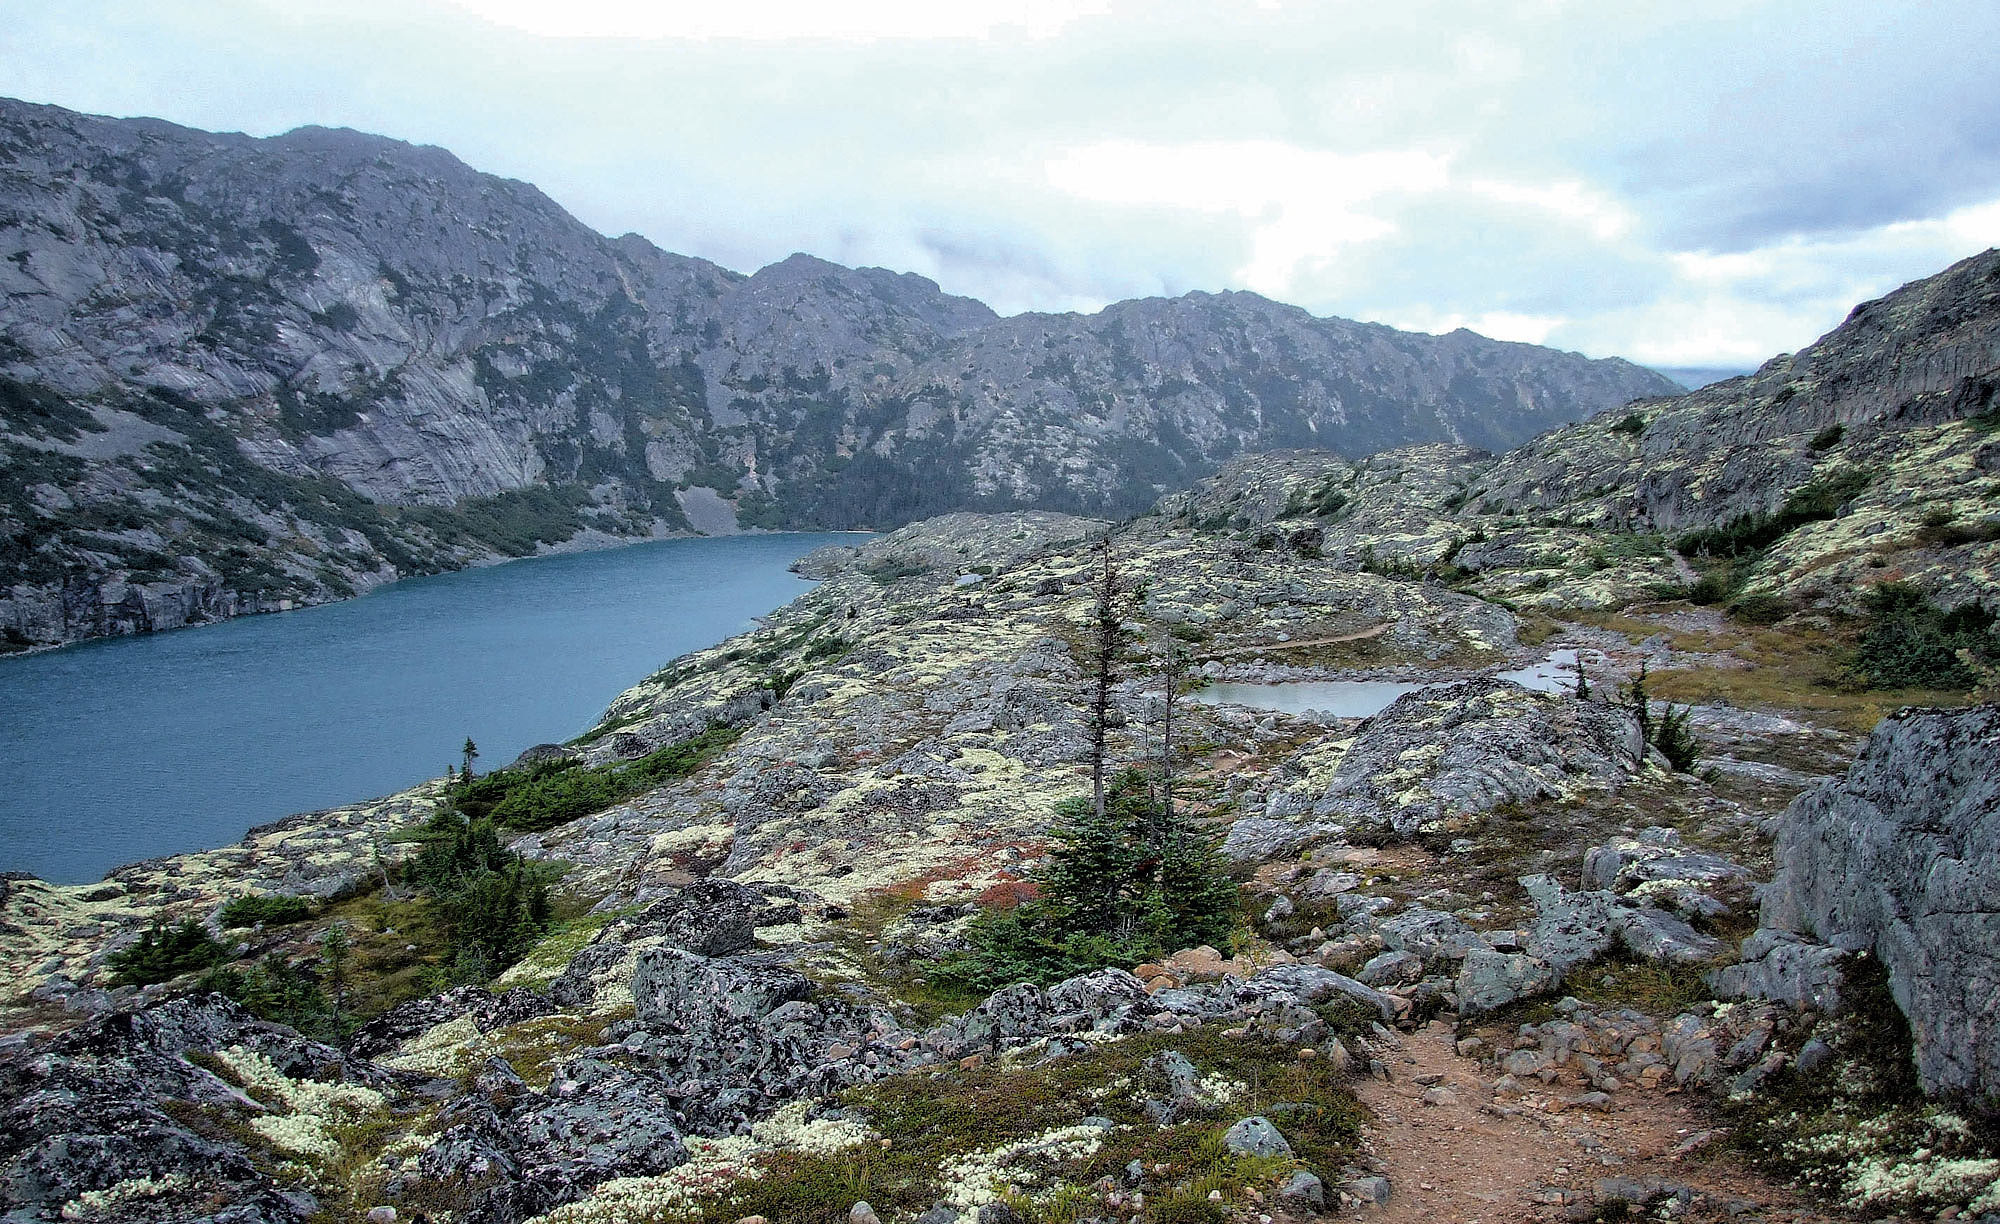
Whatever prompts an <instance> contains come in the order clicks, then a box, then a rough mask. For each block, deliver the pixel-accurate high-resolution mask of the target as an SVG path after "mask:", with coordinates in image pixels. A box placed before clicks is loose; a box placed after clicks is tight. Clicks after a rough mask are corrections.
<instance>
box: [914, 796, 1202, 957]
mask: <svg viewBox="0 0 2000 1224" xmlns="http://www.w3.org/2000/svg"><path fill="white" fill-rule="evenodd" d="M1050 836H1051V837H1052V838H1053V841H1054V844H1053V845H1052V847H1051V848H1050V851H1049V855H1048V859H1047V860H1046V862H1045V864H1044V865H1043V867H1042V869H1041V870H1040V871H1039V872H1038V873H1037V874H1036V875H1035V876H1034V877H1033V878H1034V882H1035V887H1036V895H1035V896H1034V897H1033V898H1031V899H1030V900H1027V901H1024V902H1022V903H1021V904H1020V905H1019V906H1017V907H1015V908H1014V909H1012V910H1009V911H1007V912H1005V913H988V914H985V915H982V916H981V918H980V919H979V921H977V922H975V923H974V924H973V926H972V928H971V930H970V931H968V932H967V935H968V938H969V939H970V940H971V942H972V944H973V947H974V951H973V952H972V953H971V954H970V955H967V956H963V957H960V958H957V959H956V960H953V961H949V962H946V963H944V964H942V965H940V966H938V968H937V970H936V972H937V973H938V974H942V975H944V976H946V977H947V978H952V979H956V980H959V981H962V982H964V983H966V984H968V985H971V986H974V987H978V988H982V989H997V988H999V987H1002V986H1011V985H1013V984H1014V983H1016V982H1040V983H1044V984H1047V983H1052V982H1059V981H1061V980H1062V979H1064V978H1066V977H1072V976H1074V975H1076V974H1078V973H1083V972H1087V971H1089V970H1092V969H1097V968H1101V967H1103V966H1105V965H1134V964H1138V963H1140V962H1141V961H1145V960H1150V959H1152V958H1154V957H1157V956H1164V955H1167V954H1168V953H1171V952H1173V951H1174V950H1176V949H1177V948H1182V947H1189V946H1192V945H1195V944H1203V943H1205V944H1210V945H1212V946H1214V947H1217V948H1227V947H1228V946H1229V944H1230V939H1231V936H1232V934H1233V932H1234V930H1235V927H1236V907H1237V888H1236V883H1235V881H1234V880H1233V879H1231V878H1230V876H1229V874H1228V872H1227V870H1226V868H1225V866H1224V864H1223V862H1222V858H1221V853H1220V851H1219V849H1218V848H1217V846H1216V844H1215V840H1214V839H1213V838H1212V837H1211V836H1209V835H1208V834H1206V833H1204V832H1201V831H1199V830H1196V829H1195V828H1194V827H1193V826H1192V825H1190V824H1189V823H1187V821H1186V820H1185V818H1184V817H1181V816H1179V815H1178V814H1174V815H1169V814H1168V811H1167V809H1166V807H1165V805H1163V804H1162V803H1161V802H1160V801H1159V800H1158V798H1157V797H1156V796H1155V795H1154V793H1153V791H1152V788H1151V787H1150V786H1149V785H1148V781H1147V778H1146V776H1145V775H1144V774H1142V773H1140V772H1139V771H1137V770H1127V771H1125V772H1123V773H1121V774H1119V775H1118V776H1117V777H1115V778H1113V779H1112V781H1111V783H1110V785H1109V786H1108V787H1106V789H1105V804H1104V812H1103V814H1102V815H1101V816H1100V815H1098V814H1097V813H1096V812H1095V811H1093V810H1092V808H1091V806H1090V802H1089V801H1088V800H1087V799H1070V800H1065V801H1064V802H1063V803H1061V804H1059V805H1058V806H1057V809H1056V824H1055V826H1054V828H1053V829H1052V830H1051V833H1050Z"/></svg>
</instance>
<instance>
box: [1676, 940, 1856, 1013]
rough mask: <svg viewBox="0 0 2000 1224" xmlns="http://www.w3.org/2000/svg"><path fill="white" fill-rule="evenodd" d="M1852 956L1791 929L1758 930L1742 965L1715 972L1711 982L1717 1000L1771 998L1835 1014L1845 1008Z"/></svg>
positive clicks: (1746, 944) (1745, 944) (1745, 946)
mask: <svg viewBox="0 0 2000 1224" xmlns="http://www.w3.org/2000/svg"><path fill="white" fill-rule="evenodd" d="M1849 955H1850V953H1849V952H1847V951H1846V950H1845V949H1842V948H1837V947H1833V946H1831V945H1828V944H1823V943H1815V942H1813V941H1812V940H1809V939H1804V938H1801V937H1800V936H1798V935H1795V934H1793V933H1792V932H1790V931H1779V930H1774V929H1772V928H1770V927H1759V928H1757V930H1756V931H1754V932H1753V933H1751V935H1750V936H1749V937H1748V938H1746V939H1745V940H1744V941H1743V948H1742V956H1743V959H1742V961H1741V962H1740V963H1738V964H1734V965H1727V966H1725V967H1723V968H1721V969H1718V970H1716V971H1715V973H1714V974H1712V975H1711V977H1710V980H1711V983H1712V984H1713V985H1714V987H1715V993H1716V996H1717V997H1718V998H1723V999H1770V1000H1773V1001H1775V1002H1779V1003H1786V1004H1789V1005H1791V1006H1792V1007H1795V1008H1799V1009H1800V1010H1806V1009H1810V1010H1813V1011H1818V1012H1828V1013H1831V1012H1836V1011H1839V1010H1840V1008H1841V988H1842V987H1843V986H1844V985H1845V984H1846V978H1847V975H1846V972H1845V969H1844V963H1845V962H1846V960H1847V957H1848V956H1849Z"/></svg>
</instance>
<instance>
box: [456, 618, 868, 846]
mask: <svg viewBox="0 0 2000 1224" xmlns="http://www.w3.org/2000/svg"><path fill="white" fill-rule="evenodd" d="M830 640H833V641H839V640H840V639H838V638H835V639H830ZM843 645H844V643H843ZM787 687H789V686H787ZM741 734H742V730H741V729H740V728H736V727H725V726H722V725H721V724H713V725H711V726H709V727H708V728H706V729H705V730H703V731H701V732H700V733H699V734H696V735H692V736H689V737H688V738H687V739H684V740H681V741H680V742H678V743H674V744H669V745H667V746H666V747H664V748H658V749H655V750H654V751H652V752H649V753H647V754H646V755H645V756H643V757H640V758H639V759H638V760H636V761H627V762H623V763H620V764H613V765H585V764H583V763H582V762H581V761H577V760H575V759H573V758H572V759H568V760H556V761H537V762H535V763H534V764H532V765H527V766H522V767H520V768H510V769H496V770H494V771H493V772H492V773H490V774H487V775H486V776H485V777H482V778H474V779H473V780H472V781H470V782H466V783H463V784H461V785H459V786H457V787H454V788H453V790H452V800H453V802H454V803H455V804H456V805H457V806H458V809H459V810H460V811H461V812H463V813H465V815H466V816H468V817H471V818H473V819H479V818H490V819H491V820H492V821H493V822H494V823H495V824H499V825H504V826H506V827H507V828H510V829H522V830H525V831H528V832H535V831H539V830H542V829H551V828H554V827H555V826H557V825H559V824H565V823H567V822H569V821H572V820H576V819H579V818H581V817H584V816H590V815H594V814H596V813H598V812H601V811H604V810H605V809H606V808H608V807H611V806H612V805H614V804H616V803H619V802H621V801H622V800H624V799H627V798H630V797H631V796H633V795H637V794H640V793H643V792H645V791H648V790H651V789H652V788H653V787H656V786H659V785H661V784H662V783H665V782H670V781H672V780H673V779H675V778H684V777H686V776H687V775H689V774H691V773H693V772H694V771H695V770H697V769H700V768H701V767H702V766H703V765H705V764H707V763H708V762H709V761H710V760H711V759H712V758H713V757H714V756H715V755H716V754H717V753H719V752H721V751H722V750H723V749H725V748H727V747H728V746H729V745H730V744H733V743H735V742H736V739H737V737H738V736H740V735H741Z"/></svg>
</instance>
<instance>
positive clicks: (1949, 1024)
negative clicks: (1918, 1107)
mask: <svg viewBox="0 0 2000 1224" xmlns="http://www.w3.org/2000/svg"><path fill="white" fill-rule="evenodd" d="M1996 762H2000V706H1994V705H1983V706H1976V707H1973V708H1971V709H1964V710H1915V709H1912V710H1903V711H1901V712H1899V713H1896V714H1892V715H1890V716H1889V717H1887V718H1885V719H1884V720H1883V721H1882V723H1881V725H1880V726H1878V727H1877V728H1876V730H1875V733H1874V734H1873V735H1872V736H1871V737H1870V738H1869V740H1868V745H1867V747H1866V748H1865V749H1864V750H1863V752H1862V754H1861V757H1860V759H1859V760H1857V761H1856V762H1855V763H1854V766H1853V768H1852V769H1850V770H1849V771H1848V774H1847V776H1846V777H1845V778H1842V779H1838V780H1835V781H1831V782H1827V783H1824V784H1822V785H1821V786H1819V787H1817V788H1816V789H1814V790H1811V791H1808V792H1807V793H1806V794H1804V795H1801V796H1800V797H1799V798H1798V799H1797V800H1796V801H1795V802H1794V803H1793V804H1792V806H1791V807H1790V808H1789V809H1788V810H1787V811H1786V812H1785V816H1784V819H1783V821H1782V822H1781V824H1780V825H1779V829H1778V843H1777V849H1776V857H1777V865H1778V870H1777V875H1776V878H1775V879H1774V880H1773V881H1772V883H1771V886H1770V888H1769V889H1768V890H1767V891H1766V893H1765V895H1764V902H1763V911H1762V924H1763V926H1764V927H1765V928H1767V929H1766V930H1760V931H1759V932H1758V933H1757V934H1756V935H1755V936H1752V938H1751V939H1750V940H1748V941H1746V943H1745V946H1744V956H1745V960H1746V967H1744V968H1741V969H1738V970H1735V971H1733V973H1732V975H1731V976H1730V977H1729V978H1728V979H1727V983H1726V984H1727V985H1729V986H1731V987H1733V988H1734V989H1736V990H1739V991H1750V990H1755V991H1756V992H1757V993H1761V994H1768V995H1770V996H1771V997H1778V998H1787V999H1788V1000H1789V1001H1807V1002H1820V1001H1822V1000H1823V999H1824V998H1825V996H1826V995H1827V993H1828V992H1829V991H1837V988H1838V978H1837V975H1835V974H1834V973H1833V972H1832V970H1833V969H1834V967H1835V961H1836V959H1837V956H1836V954H1837V953H1838V952H1840V951H1843V950H1848V951H1855V950H1866V951H1870V952H1872V953H1873V954H1874V955H1875V956H1877V957H1879V958H1880V960H1881V962H1882V965H1883V968H1884V969H1886V970H1887V972H1888V977H1889V989H1890V991H1891V993H1892V994H1893V995H1894V996H1895V999H1896V1003H1897V1005H1898V1006H1899V1007H1901V1008H1902V1010H1903V1014H1904V1015H1905V1016H1907V1017H1908V1018H1909V1021H1910V1030H1911V1033H1912V1035H1913V1037H1914V1038H1915V1043H1916V1063H1917V1071H1918V1074H1919V1076H1920V1078H1921V1079H1922V1082H1923V1085H1924V1087H1925V1089H1926V1090H1927V1091H1931V1092H1945V1093H1954V1094H1962V1095H1969V1096H1973V1097H1976V1098H1994V1097H2000V857H1996V855H1995V854H1994V847H1995V845H1996V844H2000V773H1996V771H1995V768H1994V767H1995V764H1996ZM1800 936H1805V937H1810V938H1811V939H1812V940H1815V941H1817V943H1818V945H1819V946H1820V950H1819V951H1816V952H1815V951H1809V950H1808V949H1809V948H1811V947H1812V945H1810V944H1804V945H1802V944H1801V942H1800V940H1799V938H1798V937H1800Z"/></svg>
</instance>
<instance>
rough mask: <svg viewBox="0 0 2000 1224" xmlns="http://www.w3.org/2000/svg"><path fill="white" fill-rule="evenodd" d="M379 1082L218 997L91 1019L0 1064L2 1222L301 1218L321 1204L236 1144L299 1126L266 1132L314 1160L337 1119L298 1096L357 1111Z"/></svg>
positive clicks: (248, 1145)
mask: <svg viewBox="0 0 2000 1224" xmlns="http://www.w3.org/2000/svg"><path fill="white" fill-rule="evenodd" d="M189 1055H195V1056H197V1057H196V1058H195V1059H190V1058H189V1057H188V1056H189ZM218 1055H226V1056H227V1057H225V1058H222V1059H219V1060H218V1057H217V1056H218ZM204 1064H206V1065H204ZM218 1064H227V1065H229V1066H235V1067H242V1068H245V1069H246V1070H247V1071H248V1074H247V1075H246V1076H245V1078H247V1079H248V1080H249V1081H250V1082H249V1087H248V1091H246V1090H245V1089H244V1088H243V1087H240V1086H238V1084H236V1083H233V1082H231V1081H230V1080H229V1079H225V1078H224V1077H223V1075H220V1074H218V1073H217V1072H216V1071H215V1070H211V1069H210V1067H211V1066H215V1065H218ZM389 1083H390V1080H389V1077H388V1076H386V1075H384V1074H383V1073H381V1072H379V1071H377V1070H375V1069H373V1068H371V1067H369V1066H367V1064H364V1063H359V1062H356V1061H353V1060H350V1059H349V1058H347V1057H346V1056H345V1055H343V1054H342V1053H341V1052H340V1051H339V1050H337V1049H334V1048H333V1047H331V1046H326V1045H322V1044H320V1043H317V1042H312V1041H307V1040H305V1039H303V1038H301V1037H299V1036H298V1034H296V1033H293V1032H292V1031H291V1030H289V1029H285V1028H281V1027H279V1026H276V1025H270V1024H265V1023H263V1022H262V1021H259V1020H257V1019H256V1018H255V1017H253V1016H251V1015H249V1014H248V1013H247V1012H244V1011H243V1010H241V1009H240V1008H238V1007H236V1006H235V1005H234V1004H232V1003H230V1002H229V1001H228V1000H226V999H224V998H222V997H221V996H220V995H209V996H207V997H206V998H199V999H196V998H186V999H176V1000H173V1001H171V1002H168V1003H163V1004H160V1005H159V1006H156V1007H153V1008H150V1009H148V1010H146V1011H144V1012H137V1013H135V1012H116V1013H112V1014H109V1015H104V1016H99V1017H95V1018H93V1019H91V1020H88V1021H86V1022H85V1023H83V1024H82V1025H80V1026H78V1027H77V1028H76V1029H74V1030H72V1031H71V1032H69V1033H66V1034H64V1035H62V1036H60V1037H57V1038H55V1039H53V1040H49V1041H45V1042H43V1043H39V1044H30V1045H28V1046H27V1047H26V1048H20V1047H17V1048H15V1049H13V1050H12V1051H10V1052H8V1053H7V1054H5V1055H0V1212H4V1214H5V1215H6V1218H8V1219H10V1220H13V1219H22V1220H30V1219H55V1218H57V1214H58V1213H59V1212H60V1211H61V1209H62V1208H63V1207H64V1206H65V1205H66V1204H69V1203H71V1202H72V1201H74V1200H77V1199H78V1198H79V1197H80V1196H84V1195H92V1196H96V1198H97V1199H98V1201H101V1202H103V1203H105V1204H106V1210H108V1211H110V1212H113V1213H114V1217H113V1218H128V1219H139V1218H147V1219H153V1218H158V1219H193V1218H198V1217H200V1216H202V1215H204V1214H206V1212H207V1211H209V1210H212V1205H213V1204H215V1203H218V1202H220V1203H226V1204H229V1205H230V1207H231V1209H232V1214H231V1217H230V1218H231V1219H232V1220H241V1221H243V1222H244V1224H266V1222H268V1224H279V1222H281V1221H283V1222H288V1221H295V1220H303V1219H305V1218H307V1217H309V1216H312V1215H314V1214H316V1213H317V1212H318V1211H319V1210H320V1204H319V1202H318V1201H317V1200H316V1199H315V1198H314V1197H313V1195H312V1194H311V1193H309V1192H307V1191H306V1190H304V1189H303V1188H300V1187H298V1186H297V1185H296V1184H294V1182H293V1180H292V1179H286V1178H281V1177H279V1176H278V1174H277V1170H276V1169H275V1168H274V1167H272V1165H271V1164H270V1163H269V1161H268V1160H267V1159H266V1158H265V1155H264V1150H263V1149H262V1146H261V1145H260V1144H256V1143H254V1142H250V1141H246V1140H245V1138H244V1137H243V1136H244V1135H245V1134H247V1133H249V1132H250V1131H251V1130H253V1129H254V1128H256V1127H257V1126H258V1125H259V1124H260V1123H269V1122H273V1121H287V1120H291V1119H294V1118H297V1119H298V1120H297V1122H296V1124H295V1125H294V1126H293V1127H292V1128H291V1129H288V1130H274V1131H272V1132H271V1133H272V1134H275V1135H278V1136H280V1137H287V1136H295V1135H303V1136H304V1138H303V1139H293V1140H292V1141H293V1142H299V1143H301V1144H303V1145H304V1146H306V1147H307V1149H308V1150H311V1149H312V1147H313V1146H314V1145H317V1144H320V1143H325V1142H328V1141H329V1140H327V1139H326V1138H325V1136H326V1135H327V1133H328V1132H327V1130H326V1129H325V1126H323V1125H321V1124H322V1123H325V1125H326V1126H330V1125H333V1124H335V1123H336V1122H338V1121H340V1119H335V1118H333V1117H331V1115H330V1114H324V1113H315V1112H313V1111H311V1110H309V1109H307V1108H305V1107H304V1106H303V1105H300V1104H299V1102H300V1101H301V1100H302V1099H307V1098H313V1099H317V1098H320V1097H326V1098H328V1099H336V1100H338V1101H340V1102H341V1103H343V1104H355V1105H357V1108H359V1109H361V1110H362V1111H363V1112H365V1111H366V1109H367V1107H368V1103H370V1102H376V1101H380V1100H381V1099H382V1092H381V1090H382V1089H384V1088H386V1087H388V1086H389ZM295 1107H296V1108H295ZM300 1115H303V1116H300ZM347 1120H356V1121H358V1120H365V1119H363V1118H361V1117H359V1116H358V1115H357V1116H356V1117H354V1118H352V1119H347Z"/></svg>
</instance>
